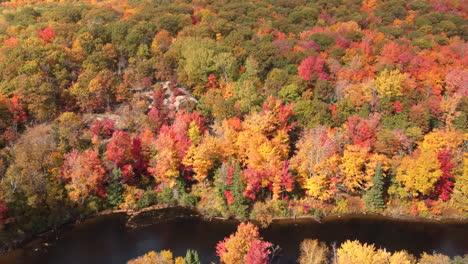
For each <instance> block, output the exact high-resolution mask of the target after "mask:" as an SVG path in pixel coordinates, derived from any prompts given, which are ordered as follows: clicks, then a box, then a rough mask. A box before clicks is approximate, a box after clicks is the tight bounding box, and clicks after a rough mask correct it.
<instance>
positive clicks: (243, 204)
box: [228, 162, 249, 218]
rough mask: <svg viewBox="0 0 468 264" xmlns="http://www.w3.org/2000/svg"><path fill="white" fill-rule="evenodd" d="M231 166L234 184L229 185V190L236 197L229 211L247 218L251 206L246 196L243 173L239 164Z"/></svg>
mask: <svg viewBox="0 0 468 264" xmlns="http://www.w3.org/2000/svg"><path fill="white" fill-rule="evenodd" d="M230 166H232V167H233V173H232V184H230V185H228V190H230V192H231V194H232V196H233V197H234V201H233V202H232V203H231V204H230V205H229V210H230V211H231V212H232V213H233V214H234V215H235V216H237V217H240V218H246V217H247V210H248V208H249V206H248V204H247V201H246V199H245V196H244V190H245V187H246V186H245V183H244V182H243V179H242V171H241V169H240V166H239V163H238V162H236V163H234V164H232V163H231V165H230Z"/></svg>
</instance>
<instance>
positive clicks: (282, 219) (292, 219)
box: [0, 204, 468, 255]
mask: <svg viewBox="0 0 468 264" xmlns="http://www.w3.org/2000/svg"><path fill="white" fill-rule="evenodd" d="M118 214H125V215H126V216H127V217H128V218H127V220H126V221H127V224H126V226H127V227H128V228H137V227H140V225H138V218H139V217H144V216H145V215H146V216H150V217H151V220H152V222H150V223H147V224H146V225H148V224H154V223H155V222H158V221H167V220H171V219H174V218H184V217H195V218H200V219H203V220H206V221H220V222H225V221H229V222H231V221H235V222H242V221H251V222H253V223H255V224H257V225H259V226H262V227H263V228H266V227H267V226H268V225H267V226H265V225H262V223H261V222H260V221H259V220H257V219H251V218H248V219H240V218H237V217H221V216H209V215H206V214H203V213H202V212H201V211H200V210H197V208H196V207H183V206H172V205H163V204H157V205H152V206H149V207H146V208H142V209H140V210H124V209H115V210H105V211H101V212H97V213H94V214H90V215H88V216H86V217H84V218H83V219H79V220H75V221H70V222H67V223H64V224H63V225H62V226H60V227H58V228H56V229H52V230H48V231H45V232H41V233H37V234H31V235H28V236H25V237H23V238H21V239H16V240H13V241H10V242H9V243H8V245H6V246H2V248H0V255H4V254H7V253H8V252H10V251H12V250H15V249H18V248H21V247H24V246H26V245H28V244H29V243H33V242H34V241H38V240H43V239H45V238H50V237H53V236H54V234H56V233H59V232H61V231H63V230H67V229H72V228H74V227H76V226H77V225H79V224H81V223H83V222H85V221H88V220H91V219H93V218H97V217H100V216H106V215H118ZM353 218H359V219H369V220H385V221H392V222H408V223H434V224H468V218H463V217H460V218H453V217H443V216H437V217H421V216H412V215H386V214H379V213H373V212H361V213H335V214H333V213H332V214H328V215H324V216H321V217H318V216H314V215H296V216H276V217H272V218H271V222H270V223H269V225H270V224H272V223H280V224H286V225H287V224H298V223H307V222H311V221H312V222H315V223H322V224H326V223H329V222H334V221H338V220H343V219H353Z"/></svg>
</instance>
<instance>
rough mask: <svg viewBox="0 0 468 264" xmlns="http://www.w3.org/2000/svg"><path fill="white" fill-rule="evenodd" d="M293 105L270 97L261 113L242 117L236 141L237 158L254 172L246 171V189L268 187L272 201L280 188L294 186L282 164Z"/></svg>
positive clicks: (287, 151) (284, 157)
mask: <svg viewBox="0 0 468 264" xmlns="http://www.w3.org/2000/svg"><path fill="white" fill-rule="evenodd" d="M292 107H293V106H292V105H287V106H284V105H283V102H282V101H281V100H277V99H275V98H274V97H269V98H268V99H267V100H266V101H265V103H264V105H263V111H262V112H260V113H253V114H251V115H249V116H247V117H246V118H245V121H244V122H243V124H242V130H241V131H240V132H239V134H238V137H237V142H236V147H237V149H238V157H239V159H240V160H241V161H242V162H243V163H244V164H245V165H246V167H248V168H249V169H250V171H251V172H254V173H248V174H245V175H249V177H247V189H249V190H251V191H252V192H255V190H258V189H259V188H260V187H268V186H271V187H272V190H273V199H275V200H276V199H279V198H280V195H281V193H282V191H283V188H284V189H285V190H286V191H292V189H293V187H294V184H293V182H292V181H291V175H290V174H289V173H288V172H287V170H288V168H285V167H284V165H285V162H287V160H288V155H289V133H288V132H289V131H290V130H291V128H292V125H290V124H289V121H290V120H289V119H290V117H291V116H292V113H293V112H292ZM258 183H260V184H258Z"/></svg>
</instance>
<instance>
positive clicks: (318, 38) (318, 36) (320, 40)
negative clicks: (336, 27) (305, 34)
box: [311, 33, 335, 51]
mask: <svg viewBox="0 0 468 264" xmlns="http://www.w3.org/2000/svg"><path fill="white" fill-rule="evenodd" d="M311 39H312V40H313V41H314V42H315V43H317V44H318V45H319V46H320V50H321V51H324V50H327V49H328V48H329V47H331V46H332V45H333V44H334V43H335V40H334V39H333V38H332V37H330V36H329V35H327V34H324V33H315V34H313V35H312V36H311Z"/></svg>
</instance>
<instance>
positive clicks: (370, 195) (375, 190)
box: [364, 164, 385, 209]
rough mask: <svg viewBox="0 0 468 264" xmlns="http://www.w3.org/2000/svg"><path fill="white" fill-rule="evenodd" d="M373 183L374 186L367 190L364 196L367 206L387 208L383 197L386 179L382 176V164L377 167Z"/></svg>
mask: <svg viewBox="0 0 468 264" xmlns="http://www.w3.org/2000/svg"><path fill="white" fill-rule="evenodd" d="M372 183H373V186H372V188H371V189H370V190H369V191H368V192H367V194H366V196H365V198H364V199H365V203H366V206H367V207H368V208H371V209H381V208H385V201H384V198H383V193H384V180H383V176H382V166H381V165H380V164H378V165H377V168H376V169H375V175H374V179H373V180H372Z"/></svg>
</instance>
